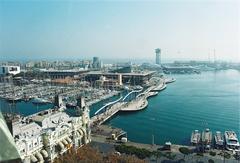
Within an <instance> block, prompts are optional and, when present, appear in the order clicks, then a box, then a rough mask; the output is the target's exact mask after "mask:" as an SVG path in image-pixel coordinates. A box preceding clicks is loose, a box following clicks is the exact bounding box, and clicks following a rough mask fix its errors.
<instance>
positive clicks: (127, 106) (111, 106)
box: [91, 83, 166, 126]
mask: <svg viewBox="0 0 240 163" xmlns="http://www.w3.org/2000/svg"><path fill="white" fill-rule="evenodd" d="M156 88H158V89H157V90H158V91H153V90H154V89H156ZM164 88H166V84H165V83H160V84H158V85H154V86H150V87H149V88H147V89H146V90H145V91H144V92H142V93H140V94H139V95H138V96H137V97H136V99H134V100H132V101H130V102H124V100H125V99H126V98H127V97H128V96H129V95H130V94H131V93H134V92H138V93H139V92H141V91H142V89H140V90H133V91H131V92H130V93H128V94H127V95H126V96H125V97H124V98H122V97H121V98H119V99H118V100H116V101H113V102H110V103H108V104H106V105H104V106H103V107H101V108H100V109H99V110H97V111H96V112H95V116H93V117H92V118H91V124H92V125H93V126H94V125H101V124H103V123H104V122H105V121H107V120H108V119H109V118H111V117H112V116H113V115H114V114H116V113H117V112H118V111H139V110H143V109H145V108H146V107H147V106H148V101H147V99H148V98H149V97H151V96H155V95H157V94H158V92H159V91H161V90H163V89H164ZM103 109H106V111H105V112H103V113H100V111H102V110H103ZM99 113H100V114H99Z"/></svg>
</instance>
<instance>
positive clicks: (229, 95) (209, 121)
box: [106, 70, 240, 145]
mask: <svg viewBox="0 0 240 163" xmlns="http://www.w3.org/2000/svg"><path fill="white" fill-rule="evenodd" d="M174 78H176V82H175V83H171V84H169V85H168V86H167V89H165V90H164V91H162V92H160V93H159V94H158V95H156V96H153V97H152V98H149V99H148V106H147V107H146V108H145V109H143V110H142V111H141V112H132V113H124V112H119V114H117V115H116V116H115V117H114V118H112V119H111V120H110V121H108V122H106V124H110V125H112V126H115V127H118V128H122V129H123V130H124V131H126V132H127V133H128V139H129V140H133V141H136V142H141V143H151V142H152V139H151V137H152V135H154V137H155V143H157V144H164V143H165V142H167V141H171V142H172V143H173V144H185V145H190V144H192V143H191V140H190V139H191V136H190V135H191V133H192V131H194V130H196V129H197V130H199V132H200V133H201V134H200V135H202V131H203V130H205V129H206V128H209V129H211V132H212V133H215V132H216V131H221V133H224V132H225V131H226V130H229V129H231V130H233V131H235V132H236V134H237V135H238V136H239V135H240V133H239V132H240V130H239V111H240V108H239V96H240V95H239V91H238V89H236V88H239V87H240V84H239V83H240V73H239V72H238V71H235V70H227V71H219V72H203V73H201V74H195V75H187V74H186V75H174ZM193 90H194V92H193ZM186 101H187V102H186ZM223 106H225V107H223ZM132 122H134V123H132ZM129 123H131V126H129V125H128V124H129ZM139 126H142V127H141V128H139ZM146 126H148V127H146ZM170 133H178V134H170ZM213 135H214V134H213ZM213 135H212V139H213V137H214V136H213ZM201 137H202V136H201ZM211 143H213V140H212V141H211Z"/></svg>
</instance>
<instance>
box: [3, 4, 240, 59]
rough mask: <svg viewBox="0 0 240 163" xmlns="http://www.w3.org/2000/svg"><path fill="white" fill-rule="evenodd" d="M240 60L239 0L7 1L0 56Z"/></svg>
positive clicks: (15, 57) (4, 6) (27, 57)
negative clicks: (159, 55)
mask: <svg viewBox="0 0 240 163" xmlns="http://www.w3.org/2000/svg"><path fill="white" fill-rule="evenodd" d="M155 48H161V50H162V53H161V55H162V59H163V60H170V59H173V60H174V59H178V60H186V59H191V60H209V59H210V60H213V58H214V57H213V56H214V49H215V53H216V59H217V60H227V61H240V2H239V1H238V0H216V1H215V0H168V1H167V0H159V1H143V0H142V1H138V0H134V1H133V0H132V1H130V0H129V1H127V0H124V1H78V0H61V1H54V0H52V1H50V0H41V1H40V0H28V1H22V0H0V60H31V59H88V58H92V57H93V56H98V57H100V58H109V59H116V60H117V59H123V58H126V59H134V58H135V59H136V58H138V59H150V60H151V59H152V60H154V57H155V52H154V49H155Z"/></svg>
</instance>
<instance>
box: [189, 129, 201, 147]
mask: <svg viewBox="0 0 240 163" xmlns="http://www.w3.org/2000/svg"><path fill="white" fill-rule="evenodd" d="M200 138H201V134H200V132H199V131H198V130H194V131H193V132H192V135H191V143H192V144H193V145H196V144H198V143H199V141H200Z"/></svg>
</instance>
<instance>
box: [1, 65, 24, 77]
mask: <svg viewBox="0 0 240 163" xmlns="http://www.w3.org/2000/svg"><path fill="white" fill-rule="evenodd" d="M19 73H20V66H1V67H0V75H2V76H6V75H16V74H19Z"/></svg>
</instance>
